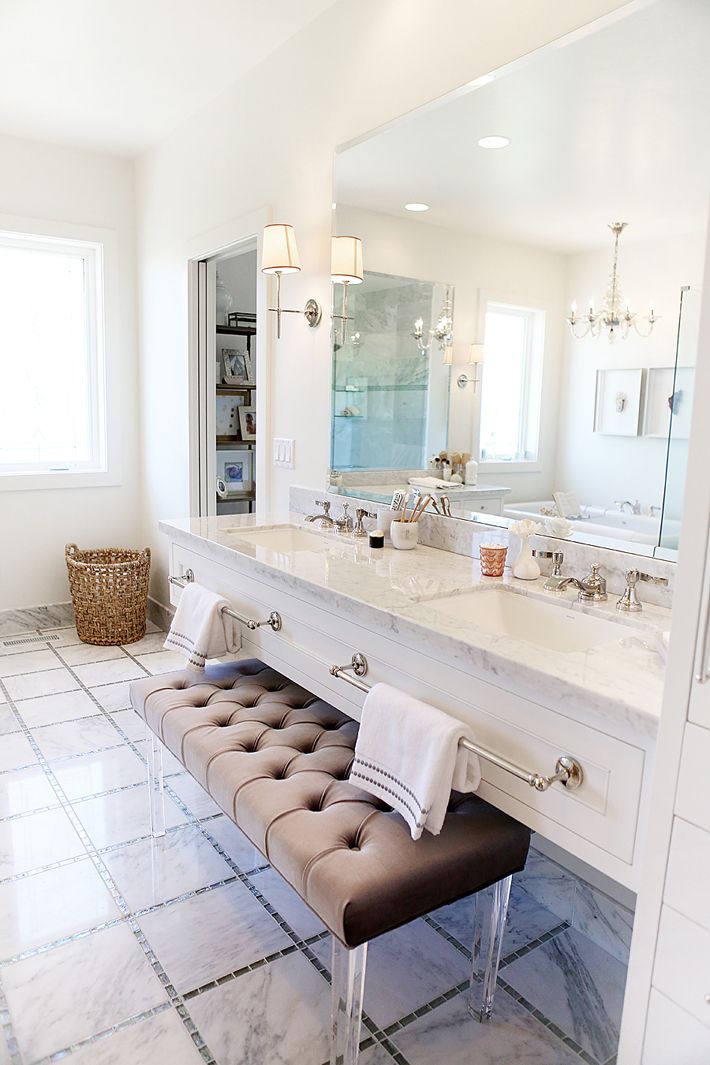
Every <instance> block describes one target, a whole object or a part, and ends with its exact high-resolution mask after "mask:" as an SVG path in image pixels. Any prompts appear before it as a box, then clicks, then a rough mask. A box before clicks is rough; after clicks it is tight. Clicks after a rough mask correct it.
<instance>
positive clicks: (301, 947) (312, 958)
mask: <svg viewBox="0 0 710 1065" xmlns="http://www.w3.org/2000/svg"><path fill="white" fill-rule="evenodd" d="M49 649H50V650H51V651H52V652H53V653H54V654H55V656H56V657H57V658H58V659H59V660H60V661H62V662H63V659H61V656H60V655H59V654H58V651H59V649H58V648H55V647H51V648H49ZM122 650H124V649H123V648H122ZM124 653H125V654H126V656H127V657H128V658H129V659H131V660H132V661H134V662H135V663H136V665H138V666H139V668H140V669H142V670H143V672H144V673H145V674H146V676H153V674H151V673H150V671H149V670H148V669H147V668H146V667H145V666H144V665H143V664H142V663H141V662H138V661H137V659H135V658H133V656H132V655H131V654H130V653H129V652H125V651H124ZM111 661H119V660H118V659H111ZM63 664H64V666H65V668H66V669H67V670H68V671H69V673H70V675H71V676H72V677H73V679H74V680H75V681H76V682H77V683H78V684H79V685H80V688H81V690H83V691H85V692H86V694H87V695H88V696H89V698H90V699H91V700H92V702H94V704H95V705H96V706H97V708H98V710H99V711H100V713H101V714H103V715H104V716H106V717H107V718H110V715H109V711H107V710H106V709H105V708H104V707H103V706H101V704H100V703H99V702H98V699H97V698H96V697H95V696H94V694H93V692H92V691H91V689H90V688H88V687H87V686H86V685H85V684H84V682H83V681H82V679H81V677H79V676H78V674H76V673H75V672H74V670H73V668H72V667H71V666H69V665H67V664H66V663H64V662H63ZM0 683H1V682H0ZM13 706H14V704H13ZM15 712H16V713H17V711H15ZM97 716H98V715H97ZM111 724H112V726H113V727H114V728H115V729H116V731H117V733H118V734H119V735H120V736H121V737H122V739H123V742H124V743H125V744H126V745H127V746H128V747H130V749H131V750H132V751H133V753H134V754H135V755H136V757H138V758H139V759H140V760H141V761H142V762H143V764H144V765H145V766H146V767H147V759H146V758H145V757H144V756H143V753H142V752H141V751H139V750H137V748H136V743H135V742H134V741H133V740H131V739H130V738H129V737H128V735H127V734H126V733H125V732H124V730H123V729H122V728H121V726H120V725H119V724H117V723H116V722H115V721H113V720H112V721H111ZM146 728H147V726H146ZM28 731H29V730H28ZM141 742H142V741H141ZM109 749H113V748H109ZM166 749H167V748H166ZM168 781H169V778H168V779H166V781H165V789H164V790H165V792H166V793H167V794H168V795H169V796H170V798H171V799H172V800H173V802H174V803H175V804H176V805H177V806H178V808H179V809H181V810H182V811H183V813H184V814H186V815H187V817H188V819H189V821H188V823H190V824H192V825H193V826H196V827H197V828H198V830H199V831H200V833H201V834H202V835H203V837H204V838H205V839H206V840H207V842H208V843H209V844H210V845H211V846H212V847H213V849H214V850H215V851H216V852H217V853H218V854H219V856H220V857H221V858H222V859H223V861H225V862H226V863H227V864H228V865H229V867H230V868H231V869H232V871H233V872H234V873H235V876H236V878H237V879H239V880H241V882H242V883H243V884H244V886H245V887H246V888H247V889H248V890H249V891H250V892H251V894H252V895H253V896H254V897H255V898H256V900H257V901H258V902H259V903H260V904H261V905H262V907H264V909H266V911H267V913H268V914H269V915H270V916H271V917H272V918H273V919H274V920H275V921H276V923H277V924H278V925H279V926H280V927H281V928H282V930H283V931H284V932H285V933H286V935H288V937H289V938H290V939H291V941H292V943H293V944H294V945H295V947H296V948H297V950H298V951H299V952H300V953H301V954H302V955H303V956H304V957H305V958H306V960H307V961H309V962H310V963H311V965H313V967H314V968H315V969H316V970H317V971H318V972H319V973H320V975H321V976H323V977H324V979H326V980H327V981H328V982H329V980H328V977H329V976H330V974H329V973H328V970H327V969H325V967H324V966H323V965H322V964H321V962H320V960H319V959H318V958H317V957H316V955H315V954H313V952H312V951H311V950H310V948H309V946H308V945H307V943H306V942H305V940H304V939H303V938H302V937H301V936H299V935H298V933H297V932H296V931H295V930H294V929H292V928H291V926H290V925H289V924H288V922H287V921H286V920H285V919H284V918H283V917H282V915H281V914H280V913H279V912H278V911H277V910H276V908H275V907H273V906H272V905H271V903H270V902H269V901H268V899H266V898H265V896H263V895H262V894H261V892H260V891H259V889H258V888H257V887H256V886H255V885H254V884H253V883H252V881H251V880H250V879H249V877H248V876H247V875H246V874H245V873H244V872H243V871H242V870H241V869H240V868H239V866H238V865H237V864H236V862H234V861H233V859H232V858H231V856H230V855H229V854H227V853H226V851H224V850H223V848H222V847H221V845H220V844H219V843H218V842H217V841H216V840H215V839H214V838H213V837H212V836H211V835H210V834H209V833H208V832H207V830H206V829H205V828H204V826H203V823H202V822H201V821H200V820H199V818H197V816H196V815H195V814H194V813H193V812H192V810H190V808H189V807H188V806H187V804H185V803H184V802H183V801H182V799H181V798H180V796H179V795H177V794H176V793H175V792H174V791H173V789H172V788H171V787H170V785H169V782H168ZM75 816H76V818H77V821H78V820H79V818H78V815H76V814H75ZM79 823H80V824H81V822H79ZM176 827H181V826H176ZM182 827H184V826H182ZM82 829H83V825H82ZM87 839H88V836H87ZM92 847H93V844H92ZM96 853H97V857H98V851H97V852H96ZM101 864H102V865H103V862H102V863H101ZM107 872H108V870H107ZM109 875H110V874H109ZM161 905H163V904H161ZM156 908H157V907H156ZM326 973H328V976H327V977H326V976H325V974H326ZM363 1024H364V1025H365V1027H366V1028H367V1029H368V1030H369V1031H370V1032H371V1033H373V1032H375V1031H376V1030H377V1025H375V1023H374V1022H373V1021H372V1020H371V1018H369V1017H368V1016H367V1014H365V1013H363ZM404 1065H407V1063H406V1062H404Z"/></svg>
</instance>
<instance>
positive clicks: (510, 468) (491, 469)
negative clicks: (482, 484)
mask: <svg viewBox="0 0 710 1065" xmlns="http://www.w3.org/2000/svg"><path fill="white" fill-rule="evenodd" d="M478 472H479V474H483V473H542V466H541V465H540V463H539V462H485V461H483V462H482V461H480V460H479V463H478Z"/></svg>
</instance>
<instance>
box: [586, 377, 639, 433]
mask: <svg viewBox="0 0 710 1065" xmlns="http://www.w3.org/2000/svg"><path fill="white" fill-rule="evenodd" d="M642 386H643V370H641V369H633V370H617V369H616V368H615V367H614V368H610V369H605V370H597V382H596V393H595V397H594V432H595V433H599V434H600V435H603V436H638V435H639V418H640V414H641V389H642Z"/></svg>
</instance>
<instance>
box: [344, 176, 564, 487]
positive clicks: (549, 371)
mask: <svg viewBox="0 0 710 1065" xmlns="http://www.w3.org/2000/svg"><path fill="white" fill-rule="evenodd" d="M336 180H337V168H336ZM336 224H337V228H338V232H341V233H355V234H357V235H358V236H359V237H361V238H362V240H363V258H364V262H365V269H366V270H373V271H375V272H380V273H393V274H399V275H401V276H403V277H414V278H417V279H421V280H426V281H442V282H446V283H448V284H452V285H453V286H454V288H455V292H454V341H455V342H454V365H453V366H452V368H451V402H450V411H449V419H450V420H449V438H448V439H449V445H448V446H449V450H450V451H469V452H471V451H473V452H475V451H476V450H477V447H478V417H479V409H480V398H481V391H480V390H479V391H478V392H474V390H473V387H472V386H471V385H467V386H466V387H465V388H459V387H458V386H457V384H456V378H457V377H458V375H459V374H460V373H461V372H462V371H463V372H466V371H467V370H468V369H469V368H468V367H467V366H465V365H464V362H465V360H466V358H467V357H468V345H469V344H472V343H473V342H474V341H475V340H476V339H477V332H478V329H477V322H476V310H477V300H478V290H479V289H480V290H481V297H480V298H481V308H480V318H481V319H482V318H483V315H484V311H485V306H484V305H485V300H486V298H489V299H497V300H502V301H503V302H507V303H512V304H518V305H520V306H524V307H542V308H544V310H545V312H546V321H545V352H544V365H545V371H544V380H543V394H542V414H541V419H540V423H541V428H540V455H539V462H538V463H535V468H534V472H525V473H514V472H511V471H509V470H506V471H505V472H504V473H488V474H487V473H485V472H484V470H485V467H484V466H481V468H480V471H479V472H480V480H481V482H482V483H488V484H503V485H506V486H508V487H512V489H513V491H512V492H511V495H510V496H509V497H508V498H509V499H510V501H513V500H518V499H541V498H547V497H548V496H549V494H550V492H551V491H552V479H553V478H552V475H553V470H554V463H555V446H556V437H557V432H556V428H557V407H558V389H559V380H560V374H561V359H562V351H563V346H564V332H563V325H564V322H563V315H564V298H565V286H566V268H567V261H566V258H565V256H563V255H561V254H558V253H556V252H552V251H548V250H546V249H544V248H533V247H529V246H527V245H524V244H512V243H510V242H508V241H504V240H495V239H492V238H491V237H486V236H481V235H476V236H472V235H471V234H470V233H461V232H459V233H455V232H453V231H452V230H450V229H444V228H442V227H441V226H434V225H430V224H429V223H428V222H425V221H423V220H421V219H419V220H412V219H408V218H401V219H400V218H395V217H393V216H392V215H385V214H378V213H376V212H374V211H363V210H359V209H358V208H354V207H350V206H347V205H342V206H341V205H340V204H338V208H337V211H336ZM480 324H481V325H482V322H481V323H480ZM412 343H414V342H412ZM433 357H434V358H436V357H438V353H435V354H434V356H433ZM483 373H484V375H485V368H484V371H483Z"/></svg>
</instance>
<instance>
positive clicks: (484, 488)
mask: <svg viewBox="0 0 710 1065" xmlns="http://www.w3.org/2000/svg"><path fill="white" fill-rule="evenodd" d="M423 476H427V477H433V476H435V474H433V473H428V474H424V475H423ZM415 488H418V489H419V491H420V492H421V493H422V495H427V494H429V495H432V496H436V497H437V498H438V497H439V496H445V495H448V497H449V499H450V500H451V502H452V503H455V502H457V501H458V502H459V503H461V502H464V501H469V502H470V501H471V499H492V498H497V497H498V496H504V495H507V494H508V492H511V491H512V488H510V487H505V486H504V485H495V484H457V483H456V482H454V483H453V484H450V485H448V486H447V487H446V488H425V487H424V485H410V484H409V483H408V482H407V481H397V482H396V483H395V482H392V484H344V485H343V486H342V487H341V488H340V490H339V492H338V494H339V495H349V496H352V497H354V498H367V499H372V500H375V501H376V502H378V503H389V501H390V500H391V498H392V496H393V494H394V493H395V492H401V491H404V492H411V491H412V490H413V489H415Z"/></svg>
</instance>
